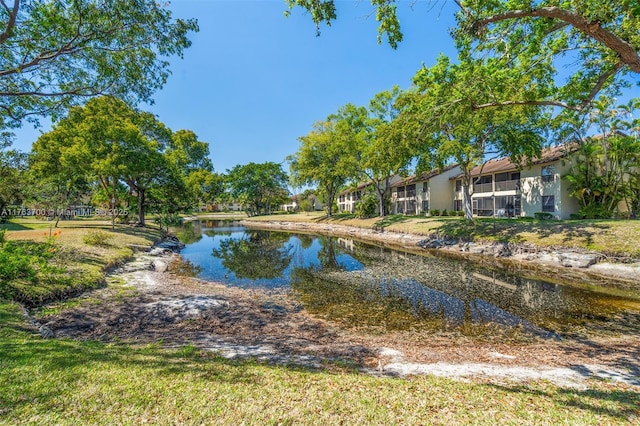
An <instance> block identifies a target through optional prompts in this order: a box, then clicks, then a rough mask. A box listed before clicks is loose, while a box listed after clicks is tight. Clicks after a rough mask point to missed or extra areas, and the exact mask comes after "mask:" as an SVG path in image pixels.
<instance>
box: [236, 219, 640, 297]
mask: <svg viewBox="0 0 640 426" xmlns="http://www.w3.org/2000/svg"><path fill="white" fill-rule="evenodd" d="M240 223H241V224H242V225H245V226H248V227H251V228H257V229H280V230H287V231H296V232H307V233H322V234H327V235H332V236H337V237H346V238H352V239H356V240H360V241H365V242H373V243H381V244H383V245H385V246H389V247H393V248H399V249H404V250H408V251H412V252H415V253H420V252H428V251H437V252H439V253H441V254H444V255H451V256H455V257H461V258H466V259H470V260H473V261H476V262H479V263H481V264H489V265H496V266H503V267H507V268H509V269H514V270H517V271H523V272H529V273H533V274H535V275H542V276H545V277H556V278H562V279H563V280H569V281H575V282H583V281H584V280H585V279H586V280H588V281H589V282H595V283H597V284H600V285H605V286H614V287H619V288H623V289H637V288H638V286H640V262H636V263H629V264H622V263H615V262H609V261H607V258H606V256H604V255H603V254H601V253H597V252H589V251H584V250H577V249H569V248H566V249H563V248H553V249H551V248H543V247H538V246H534V245H532V244H518V243H504V242H465V241H459V240H456V239H453V238H442V237H440V236H436V235H431V236H425V235H416V234H408V233H402V232H393V231H384V230H378V229H367V228H359V227H355V226H345V225H339V224H332V223H313V222H287V221H269V222H266V221H252V220H243V221H241V222H240Z"/></svg>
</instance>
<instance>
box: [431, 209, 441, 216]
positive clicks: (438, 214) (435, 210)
mask: <svg viewBox="0 0 640 426" xmlns="http://www.w3.org/2000/svg"><path fill="white" fill-rule="evenodd" d="M429 213H431V216H440V210H438V209H433V210H431V211H429Z"/></svg>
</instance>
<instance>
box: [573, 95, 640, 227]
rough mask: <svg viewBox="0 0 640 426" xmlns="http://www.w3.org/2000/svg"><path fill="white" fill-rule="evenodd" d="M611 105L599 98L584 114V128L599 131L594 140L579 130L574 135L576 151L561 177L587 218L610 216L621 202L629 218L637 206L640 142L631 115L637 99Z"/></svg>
mask: <svg viewBox="0 0 640 426" xmlns="http://www.w3.org/2000/svg"><path fill="white" fill-rule="evenodd" d="M613 102H614V101H613V99H611V98H607V97H602V98H600V99H598V100H597V101H596V102H595V103H594V106H593V108H592V109H591V111H589V112H588V113H587V114H585V118H586V120H585V121H586V123H585V124H584V125H583V126H586V127H588V126H590V125H592V124H593V125H595V126H596V128H597V129H598V131H599V134H598V135H597V136H596V137H589V136H582V134H584V133H585V130H584V129H580V128H578V129H575V131H574V132H573V134H575V135H579V137H577V138H574V139H573V141H574V144H575V143H577V144H578V148H577V150H576V152H575V154H574V156H573V160H572V161H571V163H570V171H569V173H568V174H567V175H566V176H564V178H565V179H567V180H568V182H569V188H570V190H571V195H572V196H573V197H575V198H576V199H577V200H578V202H579V204H580V214H581V215H582V216H583V217H586V218H609V217H612V216H613V215H614V214H615V212H616V210H617V208H618V205H619V203H620V202H624V203H625V204H626V207H627V210H628V211H629V214H630V215H631V216H632V217H635V216H636V214H637V211H638V208H639V207H640V197H639V196H638V195H639V194H640V185H638V183H639V181H638V174H639V173H640V139H638V134H637V129H636V127H637V125H638V119H636V118H634V115H633V114H634V110H635V107H636V105H638V99H632V100H631V101H630V102H629V103H628V104H627V105H621V106H618V107H615V108H614V107H613ZM576 122H577V123H581V121H580V120H577V121H576ZM574 125H575V124H574ZM578 125H579V124H578Z"/></svg>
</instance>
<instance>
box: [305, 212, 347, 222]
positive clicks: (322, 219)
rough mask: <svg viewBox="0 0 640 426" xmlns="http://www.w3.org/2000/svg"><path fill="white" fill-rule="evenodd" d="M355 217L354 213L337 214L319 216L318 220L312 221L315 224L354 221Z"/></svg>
mask: <svg viewBox="0 0 640 426" xmlns="http://www.w3.org/2000/svg"><path fill="white" fill-rule="evenodd" d="M354 218H355V216H354V215H353V213H335V214H333V215H331V216H326V215H325V216H319V217H317V218H313V219H311V220H312V221H313V222H332V221H335V222H341V221H343V220H349V219H354Z"/></svg>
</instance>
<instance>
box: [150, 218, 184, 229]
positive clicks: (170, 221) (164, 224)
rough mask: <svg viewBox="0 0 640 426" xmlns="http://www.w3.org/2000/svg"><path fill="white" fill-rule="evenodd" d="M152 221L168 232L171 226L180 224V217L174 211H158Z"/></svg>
mask: <svg viewBox="0 0 640 426" xmlns="http://www.w3.org/2000/svg"><path fill="white" fill-rule="evenodd" d="M153 221H154V222H155V223H157V224H158V226H160V229H161V230H164V231H165V232H168V231H169V227H171V226H180V225H181V224H182V218H181V217H180V216H179V215H177V214H174V213H158V214H156V216H155V218H154V219H153Z"/></svg>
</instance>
